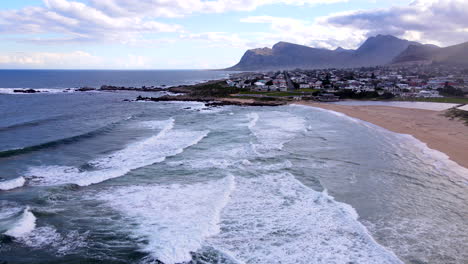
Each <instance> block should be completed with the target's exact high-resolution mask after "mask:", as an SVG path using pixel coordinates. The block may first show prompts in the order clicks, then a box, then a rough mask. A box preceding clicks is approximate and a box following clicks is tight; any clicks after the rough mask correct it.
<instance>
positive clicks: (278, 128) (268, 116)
mask: <svg viewBox="0 0 468 264" xmlns="http://www.w3.org/2000/svg"><path fill="white" fill-rule="evenodd" d="M247 117H248V118H249V123H248V128H249V129H250V131H251V132H252V134H253V135H255V137H256V139H257V143H254V144H252V146H253V147H254V149H255V150H256V151H257V152H260V153H266V152H268V151H271V150H281V149H282V148H283V146H284V144H285V143H287V142H289V141H290V140H292V139H293V138H294V137H295V136H297V135H298V133H301V132H305V131H307V129H306V122H305V119H304V118H302V117H299V116H295V115H293V114H290V113H285V112H277V111H272V112H263V113H261V114H259V113H250V114H248V115H247Z"/></svg>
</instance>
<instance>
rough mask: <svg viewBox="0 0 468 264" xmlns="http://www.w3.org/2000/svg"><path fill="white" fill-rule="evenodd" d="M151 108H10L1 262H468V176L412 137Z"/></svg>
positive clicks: (118, 102)
mask: <svg viewBox="0 0 468 264" xmlns="http://www.w3.org/2000/svg"><path fill="white" fill-rule="evenodd" d="M67 74H68V73H67ZM93 74H94V73H93ZM191 74H195V75H196V73H191ZM203 74H206V73H203ZM210 74H213V77H212V78H215V77H216V76H218V78H220V76H221V75H216V74H220V73H213V72H211V73H210ZM25 76H27V75H25ZM153 77H154V76H153ZM63 78H65V77H63ZM129 78H130V77H129ZM132 78H133V77H132ZM179 78H180V79H181V81H180V83H184V82H187V83H189V82H191V81H196V79H197V78H194V79H192V80H191V79H190V78H192V77H190V78H189V79H184V77H183V76H179ZM199 79H202V77H200V78H199ZM29 81H30V82H31V80H29ZM138 81H141V80H138ZM135 83H137V80H135ZM173 83H174V85H175V84H177V81H173ZM142 85H150V83H142ZM0 86H1V85H0ZM44 86H46V85H44ZM64 86H67V85H64ZM68 86H69V85H68ZM42 88H44V89H47V87H42ZM139 94H140V93H135V92H82V93H78V92H77V93H42V94H27V95H25V94H18V95H16V94H3V95H0V112H1V113H2V116H1V118H0V168H1V169H0V177H1V179H0V261H6V262H7V263H161V262H162V263H168V264H170V263H466V262H467V260H468V253H467V251H466V249H465V247H466V246H465V245H466V244H467V243H468V236H467V235H466V232H465V230H467V229H468V223H467V221H466V219H467V218H468V203H467V202H468V192H467V190H468V179H467V175H468V173H467V170H466V169H464V168H462V167H460V166H458V165H457V164H455V163H454V162H452V161H450V160H449V159H448V157H447V156H445V155H444V154H442V153H440V152H437V151H434V150H431V149H429V148H427V146H426V145H425V144H423V143H421V142H419V141H417V140H416V139H414V138H412V137H411V136H407V135H400V134H395V133H392V132H389V131H387V130H384V129H382V128H380V127H377V126H374V125H372V124H369V123H366V122H363V121H360V120H357V119H353V118H349V117H347V116H345V115H342V114H339V113H336V112H330V111H325V110H321V109H317V108H312V107H305V106H296V105H290V106H281V107H237V106H225V107H217V108H207V107H205V106H204V104H202V103H196V102H187V103H185V102H124V101H123V100H124V99H135V98H136V97H137V96H138V95H139ZM161 94H162V93H150V94H147V95H151V96H159V95H161Z"/></svg>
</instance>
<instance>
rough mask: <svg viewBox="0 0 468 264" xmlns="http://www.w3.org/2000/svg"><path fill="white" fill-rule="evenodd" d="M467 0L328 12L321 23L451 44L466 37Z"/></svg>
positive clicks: (435, 0) (422, 1)
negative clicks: (327, 15) (330, 13)
mask: <svg viewBox="0 0 468 264" xmlns="http://www.w3.org/2000/svg"><path fill="white" fill-rule="evenodd" d="M466 10H468V1H466V0H416V1H414V2H412V3H411V4H409V5H407V6H395V7H391V8H385V9H375V10H364V11H353V12H346V13H341V14H335V15H331V16H329V17H326V18H324V19H323V22H324V23H327V24H332V25H335V26H341V27H347V28H351V29H360V30H366V31H367V35H368V36H369V35H376V34H392V35H395V36H399V37H404V38H408V39H410V40H414V41H421V42H427V43H435V44H441V45H451V44H456V43H460V42H465V41H468V32H467V31H463V30H461V29H467V28H468V16H467V11H466Z"/></svg>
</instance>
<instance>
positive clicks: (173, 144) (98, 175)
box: [27, 119, 208, 186]
mask: <svg viewBox="0 0 468 264" xmlns="http://www.w3.org/2000/svg"><path fill="white" fill-rule="evenodd" d="M173 127H174V119H170V120H167V121H166V124H165V126H164V128H163V129H162V130H160V132H159V133H158V134H157V135H155V136H152V137H150V138H147V139H144V140H141V141H138V142H136V143H132V144H130V145H128V146H127V147H126V148H124V149H122V150H120V151H117V152H114V153H111V154H109V155H108V156H104V157H101V158H98V159H95V160H92V161H90V162H89V163H88V165H89V166H90V167H91V169H90V170H83V169H80V168H77V167H68V166H40V167H32V168H30V169H29V171H28V172H27V176H28V177H31V178H33V179H32V182H33V183H37V184H39V185H59V184H77V185H79V186H88V185H91V184H96V183H99V182H103V181H105V180H109V179H112V178H117V177H120V176H123V175H125V174H127V173H128V172H130V171H131V170H134V169H137V168H140V167H144V166H148V165H151V164H154V163H158V162H162V161H164V160H165V159H166V158H167V157H169V156H174V155H177V154H179V153H182V152H183V151H184V149H185V148H187V147H190V146H192V145H195V144H197V143H198V142H199V141H200V140H202V139H203V138H204V137H206V136H207V135H208V131H186V130H173Z"/></svg>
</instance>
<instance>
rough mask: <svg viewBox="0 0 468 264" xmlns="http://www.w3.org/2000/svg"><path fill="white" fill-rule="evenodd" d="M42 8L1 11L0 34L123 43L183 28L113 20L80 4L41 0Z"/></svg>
mask: <svg viewBox="0 0 468 264" xmlns="http://www.w3.org/2000/svg"><path fill="white" fill-rule="evenodd" d="M44 4H45V7H26V8H23V9H20V10H7V11H0V33H13V34H42V33H58V34H62V35H64V36H65V37H61V38H55V39H45V41H48V40H52V41H57V42H59V41H73V42H79V41H115V42H125V41H131V40H134V39H137V38H140V37H141V34H143V33H160V32H180V31H182V27H181V26H179V25H171V24H165V23H160V22H157V21H153V20H147V19H145V17H112V16H109V15H107V14H105V13H104V12H102V11H101V10H99V9H96V8H94V7H91V6H88V5H85V4H83V3H80V2H74V1H67V0H44Z"/></svg>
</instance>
